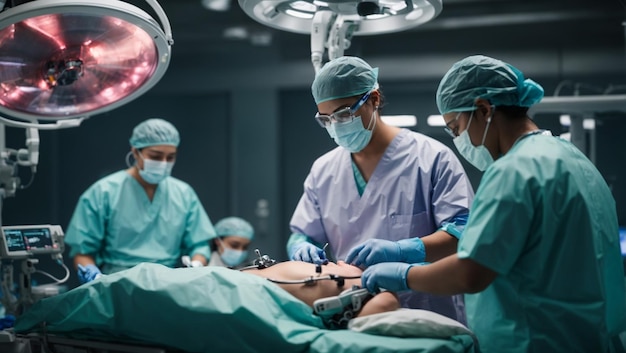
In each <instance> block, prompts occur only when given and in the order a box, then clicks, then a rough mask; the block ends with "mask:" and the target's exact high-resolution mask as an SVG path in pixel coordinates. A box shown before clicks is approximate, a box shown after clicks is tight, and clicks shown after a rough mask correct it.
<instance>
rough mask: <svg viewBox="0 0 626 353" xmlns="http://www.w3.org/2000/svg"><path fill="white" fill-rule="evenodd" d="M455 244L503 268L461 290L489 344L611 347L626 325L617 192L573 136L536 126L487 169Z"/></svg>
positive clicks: (491, 347)
mask: <svg viewBox="0 0 626 353" xmlns="http://www.w3.org/2000/svg"><path fill="white" fill-rule="evenodd" d="M458 254H459V255H458V256H459V257H460V258H470V259H472V260H474V261H476V262H478V263H480V264H482V265H484V266H486V267H488V268H490V269H491V270H493V271H495V272H497V274H498V276H497V277H496V279H495V280H494V281H493V282H492V284H491V285H490V286H489V287H487V288H486V289H485V290H484V291H482V292H480V293H478V294H472V295H466V297H465V303H466V310H467V321H468V325H469V327H470V328H471V329H472V330H473V331H474V332H475V333H476V336H478V339H479V342H480V346H481V351H482V352H483V353H495V352H510V353H515V352H607V351H608V345H609V340H610V338H611V337H612V336H614V335H616V334H617V333H619V332H620V331H622V330H624V329H625V328H626V322H625V321H626V308H625V303H626V295H625V293H624V271H623V268H622V258H621V254H620V245H619V236H618V223H617V215H616V209H615V201H614V199H613V197H612V196H611V192H610V190H609V188H608V186H607V184H606V183H605V181H604V179H603V177H602V175H600V173H599V172H598V170H597V169H596V168H595V167H594V166H593V164H592V163H591V162H590V161H589V160H588V159H587V158H586V157H585V156H584V155H583V154H582V153H581V152H580V151H579V150H578V149H577V148H576V147H575V146H574V145H572V144H570V143H569V142H567V141H564V140H562V139H560V138H557V137H552V136H546V135H531V136H529V137H526V138H523V139H522V140H520V141H519V142H517V143H516V144H515V145H514V146H513V148H512V149H511V150H510V151H509V152H508V153H507V154H506V155H504V156H503V157H501V158H500V159H498V160H497V161H496V162H495V163H494V164H493V165H492V166H491V167H490V168H488V169H487V171H486V172H485V174H484V176H483V179H482V181H481V184H480V187H479V188H478V191H477V193H476V197H475V199H474V203H473V204H472V213H471V214H470V217H469V219H468V222H467V225H466V227H465V231H464V233H463V235H462V237H461V240H460V241H459V253H458Z"/></svg>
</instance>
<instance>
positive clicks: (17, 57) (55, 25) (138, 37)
mask: <svg viewBox="0 0 626 353" xmlns="http://www.w3.org/2000/svg"><path fill="white" fill-rule="evenodd" d="M20 2H22V3H21V4H19V5H16V6H13V7H7V8H5V9H4V11H2V12H0V116H2V115H7V116H10V117H12V118H17V119H21V120H26V121H29V122H36V121H38V120H43V121H48V122H50V121H57V120H63V119H72V118H79V117H88V116H91V115H95V114H98V113H102V112H105V111H108V110H111V109H114V108H116V107H119V106H121V105H123V104H126V103H128V102H130V101H131V100H133V99H135V98H137V97H139V96H140V95H142V94H143V93H145V92H146V91H147V90H149V89H150V88H151V87H153V86H154V85H155V84H156V83H157V82H158V81H159V80H160V79H161V77H162V76H163V75H164V74H165V71H166V69H167V67H168V65H169V62H170V54H171V45H172V44H173V39H172V33H171V28H170V24H169V21H168V19H167V16H166V15H165V12H164V11H163V9H162V8H161V6H160V5H159V4H158V2H156V0H146V3H147V4H148V5H150V7H152V9H153V10H154V12H155V13H156V14H157V17H158V18H159V21H160V23H158V22H157V21H155V20H154V19H153V18H152V17H151V16H150V15H149V14H148V13H146V12H144V11H143V10H141V9H139V8H137V7H135V6H133V5H131V4H129V3H125V2H123V1H119V0H36V1H30V2H26V3H23V1H20ZM2 3H4V2H3V1H0V10H2V8H1V6H2V5H1V4H2ZM10 3H11V1H10V0H9V1H8V2H7V6H9V4H10Z"/></svg>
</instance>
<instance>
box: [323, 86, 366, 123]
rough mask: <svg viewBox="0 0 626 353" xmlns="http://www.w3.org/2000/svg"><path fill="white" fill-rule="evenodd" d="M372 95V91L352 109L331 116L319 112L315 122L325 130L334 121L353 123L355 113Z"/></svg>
mask: <svg viewBox="0 0 626 353" xmlns="http://www.w3.org/2000/svg"><path fill="white" fill-rule="evenodd" d="M371 93H372V91H370V92H367V93H365V94H364V95H363V96H361V99H359V100H358V101H357V102H356V103H354V104H353V105H352V106H351V107H345V108H341V109H340V110H337V111H336V112H334V113H332V114H330V115H326V114H320V113H319V112H317V113H316V114H315V120H317V122H318V123H319V124H320V126H321V127H323V128H325V127H327V126H330V124H331V123H332V122H333V121H335V122H336V123H345V122H348V121H352V119H354V113H355V112H356V111H357V110H359V108H361V106H362V105H363V104H364V103H365V102H366V101H367V100H368V98H369V97H370V94H371Z"/></svg>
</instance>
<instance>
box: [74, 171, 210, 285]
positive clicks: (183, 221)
mask: <svg viewBox="0 0 626 353" xmlns="http://www.w3.org/2000/svg"><path fill="white" fill-rule="evenodd" d="M213 237H215V230H214V229H213V225H212V224H211V221H210V219H209V217H208V216H207V214H206V212H205V210H204V208H203V207H202V204H201V203H200V200H199V199H198V196H197V195H196V193H195V192H194V190H193V189H192V188H191V186H189V185H188V184H186V183H184V182H182V181H180V180H178V179H176V178H173V177H168V178H166V179H165V180H163V181H162V182H160V183H159V185H158V187H157V189H156V192H155V194H154V197H153V200H152V201H150V199H149V198H148V195H147V194H146V192H145V191H144V189H143V187H142V186H141V185H140V184H139V182H138V181H137V180H135V179H134V178H133V177H132V176H131V175H130V174H128V173H127V172H126V171H119V172H116V173H114V174H111V175H109V176H107V177H105V178H103V179H101V180H99V181H97V182H96V183H95V184H93V185H92V186H91V187H90V188H89V189H87V191H85V192H84V193H83V195H82V196H81V197H80V200H79V201H78V205H77V206H76V209H75V211H74V215H73V216H72V219H71V221H70V225H69V227H68V229H67V232H66V235H65V243H66V244H68V245H70V247H71V250H70V256H72V257H74V256H75V255H76V254H86V255H92V256H94V258H95V259H96V263H97V264H98V265H99V266H101V269H102V271H103V272H104V273H112V272H117V271H119V270H122V269H126V268H129V267H132V266H134V265H136V264H138V263H140V262H153V263H159V264H162V265H165V266H169V267H173V266H175V265H176V263H177V262H178V261H179V259H180V257H181V255H190V256H193V255H195V254H200V255H203V256H205V257H206V258H207V259H209V257H210V248H209V243H208V241H209V239H211V238H213Z"/></svg>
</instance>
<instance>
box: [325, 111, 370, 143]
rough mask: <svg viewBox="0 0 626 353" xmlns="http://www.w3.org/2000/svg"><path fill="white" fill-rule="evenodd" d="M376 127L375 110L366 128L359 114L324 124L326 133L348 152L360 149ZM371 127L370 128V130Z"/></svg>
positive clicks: (368, 140)
mask: <svg viewBox="0 0 626 353" xmlns="http://www.w3.org/2000/svg"><path fill="white" fill-rule="evenodd" d="M375 127H376V110H374V112H373V113H372V117H371V119H370V122H369V125H368V126H367V129H366V128H364V127H363V121H362V120H361V117H360V116H355V117H354V118H353V119H352V121H348V122H343V123H334V124H330V125H328V126H326V131H327V132H328V135H330V137H332V138H333V140H335V143H336V144H337V145H339V146H341V147H343V148H345V149H347V150H348V151H350V153H357V152H360V151H362V150H363V149H364V148H365V146H367V144H368V143H369V142H370V140H371V139H372V131H374V128H375ZM370 128H371V130H370Z"/></svg>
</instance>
